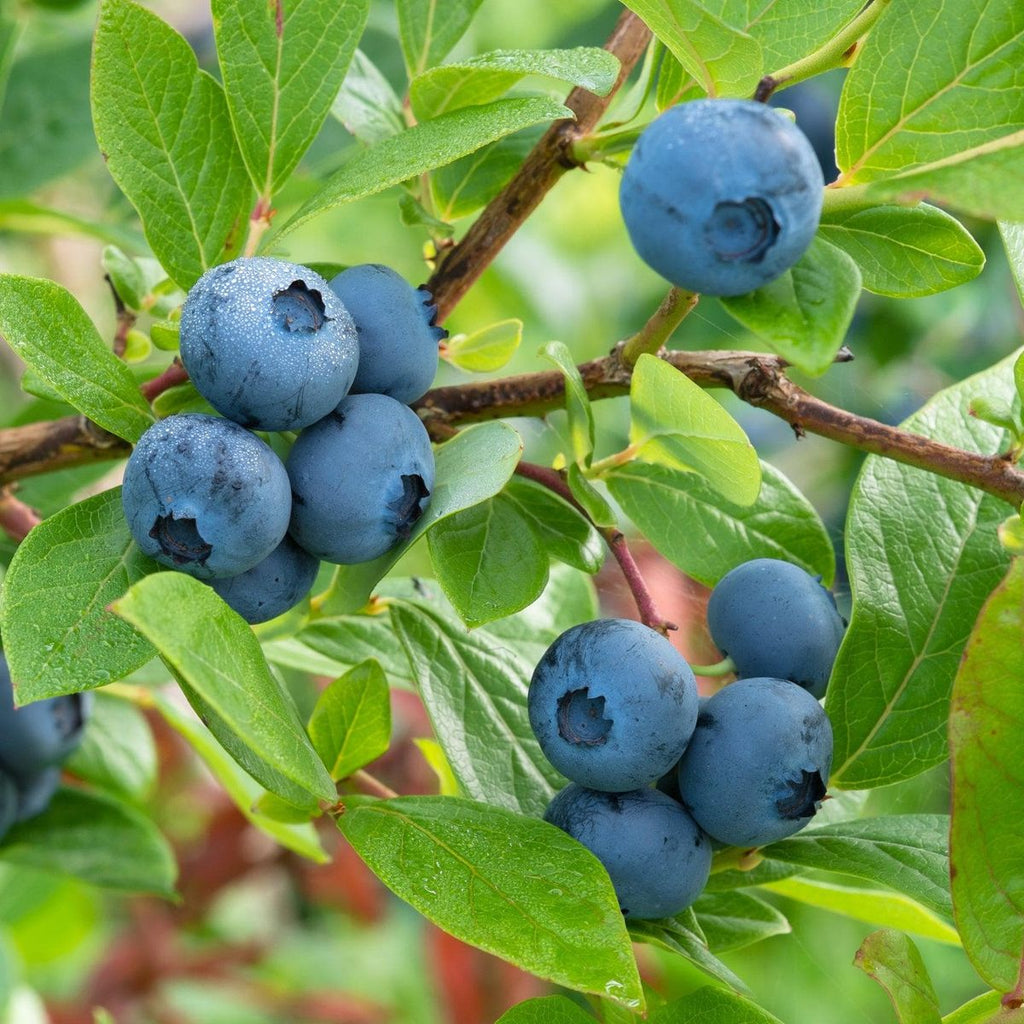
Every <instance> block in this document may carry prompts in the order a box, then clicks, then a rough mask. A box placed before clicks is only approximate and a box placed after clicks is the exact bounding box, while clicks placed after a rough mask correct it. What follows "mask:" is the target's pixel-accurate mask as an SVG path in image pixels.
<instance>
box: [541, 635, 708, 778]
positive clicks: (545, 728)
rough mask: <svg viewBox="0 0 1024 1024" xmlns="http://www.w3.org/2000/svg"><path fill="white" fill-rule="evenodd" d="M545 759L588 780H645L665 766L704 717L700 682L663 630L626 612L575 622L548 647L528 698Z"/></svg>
mask: <svg viewBox="0 0 1024 1024" xmlns="http://www.w3.org/2000/svg"><path fill="white" fill-rule="evenodd" d="M527 703H528V709H529V715H530V725H531V726H532V727H533V731H534V733H535V734H536V736H537V740H538V742H539V743H540V746H541V749H542V750H543V751H544V753H545V755H546V756H547V758H548V760H549V761H550V762H551V763H552V764H553V765H554V766H555V767H556V768H557V769H558V770H559V771H560V772H561V773H562V774H563V775H565V776H566V777H567V778H569V779H572V780H573V781H574V782H578V783H579V784H580V785H581V786H586V787H588V788H590V789H600V790H606V791H609V792H625V791H626V790H630V789H640V788H641V787H643V786H646V785H647V784H648V783H651V782H653V781H654V780H655V779H657V778H658V777H659V776H660V775H662V774H664V773H665V772H666V771H668V769H669V768H671V766H672V765H673V764H674V763H675V762H676V761H677V760H678V758H679V755H680V754H681V753H682V752H683V750H684V749H685V747H686V744H687V741H688V740H689V739H690V735H691V733H692V732H693V727H694V723H695V722H696V720H697V683H696V680H695V679H694V676H693V672H691V671H690V666H689V665H687V663H686V661H685V660H684V658H683V656H682V655H681V654H680V653H679V652H678V651H677V650H676V649H675V648H674V647H673V646H672V645H671V644H670V643H669V642H668V640H666V639H665V638H664V637H663V636H662V635H661V634H660V633H657V632H655V630H653V629H650V628H648V627H647V626H644V625H642V624H641V623H639V622H633V621H631V620H629V619H597V620H594V621H591V622H584V623H582V624H581V625H578V626H573V627H572V628H571V629H568V630H566V631H565V632H564V633H562V635H561V636H559V637H558V638H557V639H556V640H555V641H554V643H552V644H551V646H550V647H549V648H548V649H547V651H545V653H544V655H543V657H542V658H541V659H540V662H539V663H538V664H537V667H536V669H534V672H533V678H532V680H531V681H530V689H529V694H528V698H527Z"/></svg>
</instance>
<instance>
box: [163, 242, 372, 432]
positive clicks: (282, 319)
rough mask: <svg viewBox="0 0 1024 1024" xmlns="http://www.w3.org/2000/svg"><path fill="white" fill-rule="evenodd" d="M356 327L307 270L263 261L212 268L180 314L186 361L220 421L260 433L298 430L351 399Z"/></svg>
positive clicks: (245, 260) (253, 258) (254, 258)
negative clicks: (343, 399)
mask: <svg viewBox="0 0 1024 1024" xmlns="http://www.w3.org/2000/svg"><path fill="white" fill-rule="evenodd" d="M358 360H359V344H358V341H357V339H356V330H355V325H354V324H353V323H352V318H351V317H350V316H349V314H348V311H347V310H346V309H345V306H344V304H343V303H342V302H341V300H340V299H339V298H338V297H337V295H335V294H334V292H332V291H331V288H330V286H329V285H328V283H327V282H326V281H325V280H324V279H323V278H322V277H321V276H320V275H319V274H317V273H314V272H313V271H312V270H310V269H309V268H308V267H302V266H299V265H298V264H295V263H287V262H285V261H284V260H277V259H270V258H269V257H264V256H251V257H243V258H240V259H237V260H232V261H231V262H230V263H222V264H221V265H220V266H217V267H213V268H212V269H211V270H208V271H207V272H206V273H205V274H203V276H202V277H201V278H200V279H199V280H198V281H197V282H196V283H195V285H194V286H193V287H192V289H191V291H190V292H189V293H188V298H187V299H186V300H185V305H184V307H183V308H182V311H181V361H182V363H183V364H184V366H185V369H186V370H187V371H188V375H189V377H190V378H191V379H192V383H193V384H195V386H196V388H197V389H198V391H199V393H200V394H201V395H202V396H203V397H204V398H205V399H206V400H207V401H208V402H209V403H210V404H211V405H212V406H213V407H214V408H215V409H216V410H217V411H218V412H220V413H222V414H223V415H224V416H227V417H228V419H231V420H234V421H235V422H236V423H240V424H242V426H245V427H250V428H253V429H258V430H298V429H300V428H301V427H305V426H308V425H309V424H311V423H314V422H316V421H317V420H318V419H320V418H321V417H323V416H326V415H327V414H328V413H329V412H330V411H331V410H332V409H333V408H334V407H335V406H336V405H337V404H338V402H340V401H341V399H342V398H344V397H345V395H346V394H347V393H348V389H349V386H350V385H351V383H352V380H353V378H354V377H355V372H356V365H357V363H358Z"/></svg>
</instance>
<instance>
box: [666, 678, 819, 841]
mask: <svg viewBox="0 0 1024 1024" xmlns="http://www.w3.org/2000/svg"><path fill="white" fill-rule="evenodd" d="M831 767H832V726H831V724H830V723H829V720H828V717H827V716H826V714H825V712H824V711H823V710H822V707H821V705H820V704H819V703H818V702H817V701H816V700H815V699H814V698H813V697H812V696H811V695H810V694H809V693H808V692H807V691H806V690H802V689H801V688H800V687H799V686H794V685H793V684H792V683H790V682H787V681H786V680H784V679H740V680H738V681H737V682H735V683H730V684H729V685H728V686H726V687H724V688H723V689H721V690H719V691H718V693H716V694H715V695H714V696H713V697H712V698H711V699H710V700H709V701H708V702H707V704H706V705H705V706H704V707H703V708H702V709H701V712H700V715H699V716H698V718H697V728H696V729H694V731H693V738H692V739H691V740H690V744H689V746H688V747H687V748H686V753H685V754H683V757H682V759H681V761H680V762H679V798H680V800H681V801H682V803H683V806H684V807H685V808H686V809H687V810H688V811H689V812H690V814H692V815H693V818H694V820H695V821H696V822H697V824H698V825H700V827H701V828H702V829H704V831H705V832H707V834H708V835H709V836H712V837H713V838H715V839H717V840H719V841H720V842H723V843H727V844H729V845H731V846H762V845H764V844H765V843H773V842H775V841H776V840H778V839H783V838H785V837H786V836H789V835H792V834H793V833H794V832H798V831H799V830H800V829H801V828H803V827H804V825H806V824H807V823H808V822H809V821H810V820H811V818H812V817H814V814H815V813H816V812H817V810H818V807H819V806H820V804H821V800H822V798H823V797H824V796H825V786H826V783H827V781H828V773H829V770H830V768H831Z"/></svg>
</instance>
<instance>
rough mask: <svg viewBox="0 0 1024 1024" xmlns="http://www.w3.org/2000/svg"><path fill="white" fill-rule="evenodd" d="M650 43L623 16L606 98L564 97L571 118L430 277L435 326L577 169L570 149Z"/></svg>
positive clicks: (555, 127)
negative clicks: (614, 71)
mask: <svg viewBox="0 0 1024 1024" xmlns="http://www.w3.org/2000/svg"><path fill="white" fill-rule="evenodd" d="M650 39H651V31H650V29H649V28H648V27H647V26H646V25H645V24H644V23H643V22H642V21H641V20H640V19H639V18H638V17H637V16H636V15H635V14H632V13H630V12H629V11H626V12H624V13H623V14H622V15H621V16H620V18H619V20H618V22H617V23H616V25H615V28H614V29H613V30H612V34H611V35H610V36H609V38H608V41H607V42H606V43H605V45H604V48H605V49H606V50H608V51H609V52H610V53H613V54H615V56H616V57H618V58H619V62H620V64H621V67H620V69H619V75H618V78H617V79H616V80H615V85H614V86H613V87H612V88H611V90H610V91H609V93H608V95H607V96H595V95H594V94H593V93H592V92H588V91H587V90H586V89H580V88H576V89H573V90H572V92H570V93H569V96H568V97H567V99H566V101H565V105H566V106H567V107H568V108H569V109H570V110H571V111H572V112H573V114H574V115H575V119H574V120H573V119H568V118H567V119H565V120H563V121H555V122H554V124H552V125H551V127H550V128H548V130H547V131H546V132H545V133H544V135H543V136H542V137H541V139H540V141H539V142H538V143H537V145H536V146H534V148H533V149H532V150H531V151H530V154H529V155H528V156H527V158H526V160H525V161H524V162H523V165H522V167H520V168H519V170H518V171H517V172H516V175H515V177H514V178H513V179H512V180H511V181H510V182H509V183H508V184H507V185H506V186H505V188H504V189H503V190H502V192H501V194H500V195H498V196H496V197H495V198H494V199H493V200H491V202H490V203H489V204H488V205H487V207H486V208H485V209H484V211H483V212H482V213H481V214H480V216H479V217H478V218H477V219H476V220H475V221H474V222H473V224H472V226H471V227H470V228H469V230H468V231H467V232H466V234H465V235H464V236H463V238H462V240H461V241H460V242H458V244H456V245H454V246H453V247H452V248H451V249H450V250H449V251H448V253H447V254H446V255H445V257H444V259H443V260H442V261H441V263H440V265H439V266H438V268H437V270H435V271H434V273H433V274H432V275H431V278H430V280H429V281H428V282H427V288H428V289H430V292H431V293H432V295H433V296H434V302H435V304H436V305H437V319H438V322H439V323H440V322H442V321H444V319H445V318H446V317H447V316H448V314H449V313H451V311H452V310H453V309H454V308H455V307H456V305H458V302H459V300H460V299H461V298H462V296H463V295H465V294H466V292H467V291H468V290H469V288H470V287H471V286H472V284H473V282H474V281H475V280H476V279H477V278H478V277H479V276H480V275H481V274H482V273H483V272H484V270H486V269H487V267H488V266H489V265H490V263H491V261H492V260H493V259H494V257H495V256H497V255H498V253H499V252H500V251H501V249H502V247H503V246H504V245H505V243H506V242H507V241H508V240H509V239H510V238H511V237H512V236H513V235H514V234H515V233H516V231H518V229H519V227H520V225H521V224H522V223H523V221H525V220H526V218H527V217H529V215H530V214H531V213H532V212H533V211H534V210H535V209H536V208H537V206H538V205H540V201H541V200H542V199H543V198H544V196H545V195H547V193H548V192H549V191H550V190H551V188H552V187H553V186H554V184H555V182H557V181H558V179H559V178H560V177H561V176H562V175H563V174H564V173H565V172H566V171H567V170H570V169H572V168H573V167H577V166H579V164H578V163H577V162H576V161H575V160H574V159H573V157H572V147H573V144H574V143H575V142H576V140H577V139H579V138H581V137H582V136H584V135H587V134H588V133H590V132H591V131H593V130H594V128H596V127H597V123H598V121H600V119H601V117H602V116H603V115H604V112H605V111H606V110H607V109H608V104H609V103H610V102H611V100H612V97H613V96H614V95H615V94H616V92H618V90H619V89H620V88H621V86H622V83H623V82H624V81H625V80H626V77H627V76H628V75H629V73H630V71H632V69H633V66H634V65H635V64H636V62H637V61H638V60H639V59H640V57H641V56H642V55H643V52H644V50H645V49H646V47H647V44H648V42H650Z"/></svg>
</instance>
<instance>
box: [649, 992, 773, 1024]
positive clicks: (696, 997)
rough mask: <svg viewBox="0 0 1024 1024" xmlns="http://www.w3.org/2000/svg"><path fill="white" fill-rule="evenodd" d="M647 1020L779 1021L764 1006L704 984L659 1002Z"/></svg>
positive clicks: (679, 1023) (668, 1023) (670, 1023)
mask: <svg viewBox="0 0 1024 1024" xmlns="http://www.w3.org/2000/svg"><path fill="white" fill-rule="evenodd" d="M650 1024H782V1022H781V1021H780V1020H779V1019H778V1017H773V1016H772V1015H771V1014H770V1013H769V1012H768V1011H767V1010H762V1009H761V1007H760V1006H757V1005H756V1004H755V1003H752V1002H750V1001H749V1000H747V999H744V998H743V997H742V996H738V995H736V994H734V993H732V992H726V991H724V990H722V989H720V988H711V987H710V986H705V987H704V988H699V989H697V991H696V992H694V993H693V994H692V995H688V996H686V997H685V998H684V999H679V1000H677V1001H676V1002H674V1003H669V1004H668V1005H667V1006H661V1007H659V1008H658V1009H657V1010H655V1011H654V1013H652V1014H651V1016H650Z"/></svg>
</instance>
